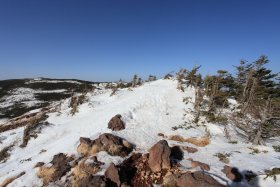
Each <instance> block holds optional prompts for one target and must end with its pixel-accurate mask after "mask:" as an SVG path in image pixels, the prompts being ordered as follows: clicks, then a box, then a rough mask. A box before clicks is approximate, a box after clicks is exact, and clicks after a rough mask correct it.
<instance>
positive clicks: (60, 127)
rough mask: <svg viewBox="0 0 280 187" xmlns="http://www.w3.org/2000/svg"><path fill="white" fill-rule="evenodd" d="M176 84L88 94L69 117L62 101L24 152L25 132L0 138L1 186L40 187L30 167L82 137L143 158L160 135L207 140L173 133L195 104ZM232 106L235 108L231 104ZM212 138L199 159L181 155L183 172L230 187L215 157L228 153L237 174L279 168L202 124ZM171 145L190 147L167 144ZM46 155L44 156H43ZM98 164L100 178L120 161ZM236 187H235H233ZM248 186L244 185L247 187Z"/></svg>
mask: <svg viewBox="0 0 280 187" xmlns="http://www.w3.org/2000/svg"><path fill="white" fill-rule="evenodd" d="M176 86H177V82H176V81H174V80H157V81H154V82H151V83H145V84H144V85H143V86H140V87H137V88H133V90H132V91H131V90H128V89H122V90H119V91H117V93H116V95H114V96H110V94H111V91H110V90H103V91H98V93H88V95H87V96H88V97H89V101H88V102H86V103H84V104H82V105H81V106H79V109H78V113H76V114H75V115H74V116H72V115H70V109H69V108H68V105H69V99H66V100H65V101H64V102H63V103H62V106H61V113H51V114H49V118H48V119H47V121H48V122H49V123H50V125H49V126H47V127H45V128H43V130H42V132H41V133H40V134H38V137H37V138H36V139H31V140H30V141H29V143H28V145H27V147H25V148H20V147H19V145H20V143H21V141H22V136H23V131H24V128H18V129H15V130H11V131H7V132H4V133H1V134H0V141H1V144H0V149H2V148H3V147H5V146H8V145H11V144H14V145H15V146H14V147H13V148H12V150H11V151H10V155H11V156H10V157H9V159H8V160H7V161H6V162H5V163H1V164H0V184H1V182H3V181H4V180H5V179H6V178H8V177H11V176H15V175H17V174H19V173H21V172H22V171H25V172H26V174H25V175H23V176H22V177H20V178H19V179H17V180H15V181H14V182H13V183H11V184H10V185H9V186H11V187H18V186H41V185H42V181H41V180H40V179H38V178H37V176H36V172H37V169H34V166H35V164H36V163H37V162H46V163H48V162H49V161H51V159H52V158H53V156H54V155H55V154H58V153H61V152H62V153H66V154H68V155H71V154H77V152H76V148H77V146H78V144H79V138H80V137H89V138H91V139H95V138H97V137H98V136H99V135H100V134H102V133H105V132H109V133H112V134H115V135H117V136H120V137H122V138H125V139H127V140H128V141H130V142H132V143H133V144H135V146H136V147H135V149H136V151H138V152H143V153H144V152H147V151H148V149H149V148H150V147H151V146H152V145H154V144H155V143H156V142H158V141H159V140H161V139H162V137H160V136H158V133H163V134H165V135H167V136H168V135H181V136H183V137H186V138H188V137H201V136H203V135H205V134H206V132H205V127H196V128H190V129H188V130H186V129H178V130H172V127H174V126H179V125H182V124H184V123H185V121H187V120H188V119H191V118H192V114H191V113H188V112H186V111H189V110H191V109H192V108H193V104H192V103H191V102H189V103H188V104H186V103H184V102H183V98H185V97H190V98H191V100H192V101H193V100H194V90H193V89H191V88H189V89H187V90H186V91H185V92H184V93H183V92H181V91H178V90H177V89H176ZM231 103H233V104H236V103H235V102H234V101H231ZM116 114H121V115H122V119H123V120H124V122H125V123H126V129H124V130H122V131H118V132H112V131H111V130H110V129H108V128H107V124H108V122H109V120H110V119H111V118H112V117H113V116H115V115H116ZM204 125H205V126H206V127H207V129H208V131H209V133H210V135H211V143H210V144H209V145H208V146H206V147H196V148H198V150H199V151H198V152H197V153H193V154H189V153H187V152H185V154H184V159H183V160H182V161H181V164H182V167H183V168H184V167H185V168H188V167H189V161H188V160H187V159H188V158H193V159H194V160H196V161H201V162H204V163H206V164H209V165H210V168H211V169H210V171H209V173H210V174H214V175H215V176H216V177H215V178H216V179H217V180H219V181H220V182H222V183H224V184H231V182H230V181H229V179H227V177H226V176H225V174H224V173H222V171H221V170H222V169H223V167H224V165H225V164H224V163H223V162H220V161H219V159H218V157H217V156H215V154H217V153H224V154H225V153H229V154H230V156H229V160H230V163H229V164H228V165H230V166H234V167H237V168H239V170H240V171H244V170H252V171H254V172H255V173H257V174H262V173H264V170H265V169H271V168H273V167H277V166H278V167H279V166H280V154H279V153H276V152H275V151H274V150H273V148H272V147H271V146H270V145H267V146H257V147H256V146H255V148H258V149H259V150H260V151H261V152H260V153H259V154H250V153H252V150H251V149H249V147H252V145H251V144H248V143H246V142H243V141H242V140H241V139H238V137H237V136H233V138H234V140H236V141H237V142H236V144H232V143H229V142H228V140H227V139H226V138H225V137H224V127H222V126H220V125H216V124H208V123H206V124H204ZM168 143H169V145H170V146H172V145H188V146H192V147H195V146H194V145H192V144H189V143H179V142H175V141H170V140H168ZM44 150H45V151H44ZM97 157H98V159H99V160H100V161H102V162H105V163H106V164H105V166H103V170H102V171H101V172H100V173H99V174H102V173H103V172H104V171H105V168H106V167H107V166H108V165H109V164H110V162H114V163H120V162H121V161H122V160H123V158H121V157H112V156H109V155H108V154H107V153H106V152H100V153H98V155H97ZM258 180H259V182H258V184H259V186H262V187H265V186H267V187H272V186H280V178H279V177H278V180H277V182H275V181H273V180H272V178H267V179H266V180H264V176H263V177H261V176H260V177H259V178H258ZM231 185H232V186H234V185H235V184H231ZM246 185H247V184H244V186H246Z"/></svg>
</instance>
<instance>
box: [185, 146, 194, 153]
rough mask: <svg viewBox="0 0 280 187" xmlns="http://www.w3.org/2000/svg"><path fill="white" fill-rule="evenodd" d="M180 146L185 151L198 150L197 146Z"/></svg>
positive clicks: (192, 151)
mask: <svg viewBox="0 0 280 187" xmlns="http://www.w3.org/2000/svg"><path fill="white" fill-rule="evenodd" d="M181 148H182V149H183V150H184V151H187V152H188V153H196V152H197V151H198V149H197V148H194V147H189V146H181Z"/></svg>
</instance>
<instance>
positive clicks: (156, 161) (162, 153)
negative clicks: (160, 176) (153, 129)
mask: <svg viewBox="0 0 280 187" xmlns="http://www.w3.org/2000/svg"><path fill="white" fill-rule="evenodd" d="M170 155H171V149H170V147H169V146H168V143H167V141H166V140H161V141H159V142H158V143H156V144H155V145H154V146H153V147H152V148H151V149H150V151H149V160H148V164H149V167H150V168H151V170H152V171H153V172H159V171H161V170H162V169H169V168H170V167H171V164H170Z"/></svg>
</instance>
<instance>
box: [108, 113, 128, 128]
mask: <svg viewBox="0 0 280 187" xmlns="http://www.w3.org/2000/svg"><path fill="white" fill-rule="evenodd" d="M121 117H122V116H121V115H120V114H117V115H116V116H114V117H113V118H112V119H111V120H110V121H109V123H108V128H109V129H112V130H113V131H120V130H123V129H125V125H124V122H123V121H122V120H121Z"/></svg>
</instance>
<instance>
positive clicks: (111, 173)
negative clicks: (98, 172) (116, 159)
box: [105, 163, 121, 187]
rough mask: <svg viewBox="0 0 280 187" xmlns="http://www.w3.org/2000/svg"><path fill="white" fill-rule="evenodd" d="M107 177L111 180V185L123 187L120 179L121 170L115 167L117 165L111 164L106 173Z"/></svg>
mask: <svg viewBox="0 0 280 187" xmlns="http://www.w3.org/2000/svg"><path fill="white" fill-rule="evenodd" d="M105 177H106V178H107V179H108V180H109V182H110V183H112V185H113V186H114V185H117V186H118V187H119V186H121V179H120V175H119V170H118V168H117V167H116V166H115V164H113V163H112V164H111V165H110V166H109V167H108V168H107V170H106V172H105Z"/></svg>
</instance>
